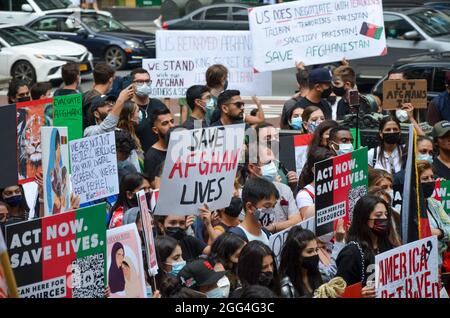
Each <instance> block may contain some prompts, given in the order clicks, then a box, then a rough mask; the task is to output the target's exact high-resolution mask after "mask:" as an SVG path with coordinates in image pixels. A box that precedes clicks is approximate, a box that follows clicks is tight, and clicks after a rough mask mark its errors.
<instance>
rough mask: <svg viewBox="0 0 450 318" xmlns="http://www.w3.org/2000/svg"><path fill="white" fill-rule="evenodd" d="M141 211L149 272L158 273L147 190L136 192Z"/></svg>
mask: <svg viewBox="0 0 450 318" xmlns="http://www.w3.org/2000/svg"><path fill="white" fill-rule="evenodd" d="M136 196H137V199H138V203H139V211H140V215H141V223H142V229H143V235H144V245H145V254H146V257H147V264H148V273H149V274H150V275H151V276H155V275H156V274H158V262H157V260H156V249H155V241H154V239H153V220H152V216H151V214H150V211H149V210H148V203H147V198H146V196H145V191H144V190H141V191H139V192H138V193H136Z"/></svg>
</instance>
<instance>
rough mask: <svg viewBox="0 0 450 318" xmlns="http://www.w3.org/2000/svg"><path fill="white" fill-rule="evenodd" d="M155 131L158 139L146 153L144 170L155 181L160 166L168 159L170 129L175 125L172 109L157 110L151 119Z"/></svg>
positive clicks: (151, 180)
mask: <svg viewBox="0 0 450 318" xmlns="http://www.w3.org/2000/svg"><path fill="white" fill-rule="evenodd" d="M149 125H151V126H152V130H153V133H154V134H156V135H157V136H158V141H157V142H156V143H154V144H153V146H151V147H150V148H149V149H148V150H147V152H146V153H145V158H144V171H145V173H146V174H147V176H148V177H149V178H150V182H153V181H154V179H155V176H156V174H157V172H158V168H159V167H160V165H161V164H163V163H164V160H166V154H167V146H168V144H169V136H170V134H169V131H170V130H171V129H173V128H174V127H175V125H174V119H173V116H172V114H171V113H170V111H169V110H168V109H167V108H166V109H161V110H156V111H155V112H154V113H153V118H152V120H151V121H150V124H149Z"/></svg>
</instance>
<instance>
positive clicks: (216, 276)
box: [178, 259, 230, 298]
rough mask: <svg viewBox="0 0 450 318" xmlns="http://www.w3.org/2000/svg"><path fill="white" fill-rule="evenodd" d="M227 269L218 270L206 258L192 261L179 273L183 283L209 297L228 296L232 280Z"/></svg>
mask: <svg viewBox="0 0 450 318" xmlns="http://www.w3.org/2000/svg"><path fill="white" fill-rule="evenodd" d="M225 274H226V272H225V271H220V272H216V271H215V270H214V268H213V266H212V265H211V263H210V262H209V261H207V260H204V259H199V260H195V261H192V262H190V263H188V264H186V266H184V267H183V269H182V270H181V272H180V273H179V274H178V278H179V279H180V280H181V282H182V285H183V286H185V287H188V288H191V289H193V290H196V291H198V292H200V293H203V294H205V295H206V297H207V298H228V297H229V293H230V282H229V281H228V278H227V277H226V276H225Z"/></svg>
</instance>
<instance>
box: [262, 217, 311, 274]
mask: <svg viewBox="0 0 450 318" xmlns="http://www.w3.org/2000/svg"><path fill="white" fill-rule="evenodd" d="M294 226H300V227H301V228H304V229H307V230H310V231H313V232H314V218H309V219H307V220H303V221H301V222H300V223H298V224H296V225H294ZM294 226H291V227H289V228H287V229H284V230H283V231H280V232H277V233H275V234H272V235H271V236H270V237H269V247H270V249H271V250H272V252H273V254H274V255H275V259H276V262H277V264H278V265H280V261H281V251H282V250H283V246H284V243H285V242H286V239H287V236H288V234H289V231H290V230H291V229H292V228H293V227H294Z"/></svg>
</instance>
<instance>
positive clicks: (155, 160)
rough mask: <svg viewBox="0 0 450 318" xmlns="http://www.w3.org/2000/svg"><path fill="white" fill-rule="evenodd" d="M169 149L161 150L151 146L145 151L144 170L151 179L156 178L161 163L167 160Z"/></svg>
mask: <svg viewBox="0 0 450 318" xmlns="http://www.w3.org/2000/svg"><path fill="white" fill-rule="evenodd" d="M166 155H167V151H161V150H158V149H155V148H153V147H150V149H149V150H148V151H147V152H146V153H145V158H144V172H145V174H146V175H147V176H148V177H149V178H150V181H153V180H154V179H155V176H156V175H157V174H158V171H159V169H160V168H161V164H162V163H163V162H164V160H166Z"/></svg>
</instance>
